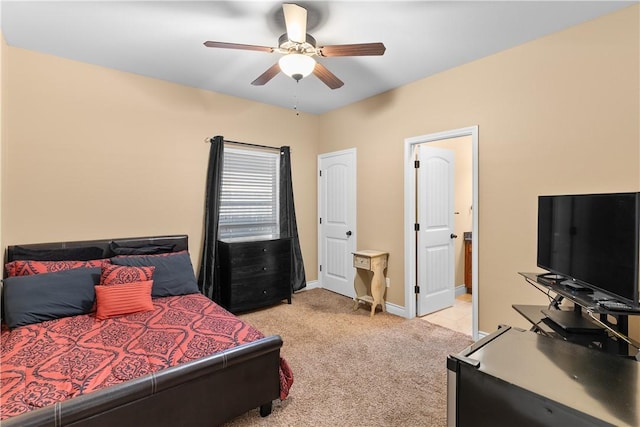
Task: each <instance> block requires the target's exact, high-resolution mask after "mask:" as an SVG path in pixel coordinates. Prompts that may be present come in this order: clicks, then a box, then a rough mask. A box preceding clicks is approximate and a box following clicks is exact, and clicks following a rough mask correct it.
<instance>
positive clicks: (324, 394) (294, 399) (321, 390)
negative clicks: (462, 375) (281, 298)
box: [227, 289, 472, 427]
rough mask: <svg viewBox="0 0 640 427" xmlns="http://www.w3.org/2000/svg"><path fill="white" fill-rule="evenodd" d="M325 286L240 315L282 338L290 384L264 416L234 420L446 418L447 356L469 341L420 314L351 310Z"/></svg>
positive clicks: (318, 422) (311, 422)
mask: <svg viewBox="0 0 640 427" xmlns="http://www.w3.org/2000/svg"><path fill="white" fill-rule="evenodd" d="M352 304H353V301H352V300H351V299H349V298H347V297H343V296H341V295H337V294H334V293H333V292H330V291H326V290H323V289H312V290H309V291H302V292H299V293H296V294H295V295H294V296H293V304H291V305H289V304H286V303H284V304H280V305H277V306H274V307H270V308H267V309H263V310H259V311H255V312H251V313H247V314H242V315H240V316H239V317H241V318H242V319H244V320H246V321H248V322H249V323H250V324H252V325H253V326H255V327H256V328H258V329H259V330H261V331H262V332H263V333H265V335H271V334H278V335H280V336H281V337H282V339H283V341H284V346H283V348H282V350H281V355H282V356H284V358H285V359H286V360H287V361H288V362H289V364H290V366H291V369H292V370H293V375H294V384H293V386H292V388H291V393H290V394H289V397H288V398H287V399H286V400H284V401H282V402H281V401H279V400H278V401H276V402H274V407H273V412H272V414H271V415H270V416H268V417H266V418H261V417H260V415H259V413H258V411H257V409H256V410H252V411H250V412H248V413H246V414H244V415H242V416H240V417H239V418H237V419H235V420H233V421H231V422H230V423H228V424H227V426H228V427H231V426H236V427H237V426H315V427H319V426H350V427H352V426H436V427H437V426H446V358H447V355H449V354H451V353H458V352H460V351H461V350H463V349H464V348H465V347H467V346H468V345H470V344H471V342H472V341H471V339H470V338H469V337H467V336H465V335H463V334H461V333H458V332H455V331H451V330H449V329H445V328H442V327H440V326H437V325H434V324H431V323H429V322H426V321H424V320H420V319H413V320H406V319H404V318H401V317H398V316H394V315H390V314H387V313H381V312H378V313H376V315H375V316H374V317H373V319H370V318H369V310H368V306H367V307H365V306H361V308H360V309H359V310H357V311H353V310H352Z"/></svg>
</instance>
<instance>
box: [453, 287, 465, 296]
mask: <svg viewBox="0 0 640 427" xmlns="http://www.w3.org/2000/svg"><path fill="white" fill-rule="evenodd" d="M466 293H467V287H466V286H465V285H460V286H456V287H455V295H456V297H459V296H460V295H464V294H466Z"/></svg>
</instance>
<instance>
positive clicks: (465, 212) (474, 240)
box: [404, 126, 479, 340]
mask: <svg viewBox="0 0 640 427" xmlns="http://www.w3.org/2000/svg"><path fill="white" fill-rule="evenodd" d="M464 141H467V142H466V143H467V144H468V145H469V149H470V157H471V159H470V164H466V165H465V164H464V162H463V163H462V164H461V165H460V166H462V167H466V168H467V172H468V173H469V174H470V179H471V189H470V191H471V196H470V200H471V202H470V203H469V202H462V205H457V206H456V207H455V212H458V214H457V215H455V217H456V218H455V222H456V223H457V225H456V232H458V230H459V231H460V232H459V233H458V234H460V236H459V237H460V239H459V240H458V241H456V242H455V245H454V247H455V248H456V249H455V251H454V253H455V256H456V258H458V259H459V258H461V257H463V256H464V251H465V249H466V250H468V251H469V252H470V254H471V256H470V260H471V262H470V270H471V275H470V276H471V278H470V282H471V286H470V291H471V292H470V295H471V311H472V313H471V335H472V337H473V339H474V340H476V339H478V267H477V266H478V262H477V260H478V250H477V247H478V237H479V230H478V127H477V126H473V127H469V128H462V129H455V130H451V131H446V132H439V133H435V134H429V135H422V136H418V137H413V138H408V139H406V140H405V188H404V194H405V230H406V231H405V307H406V309H407V317H409V318H413V317H415V316H416V313H417V304H418V302H417V301H418V298H417V294H416V292H415V286H416V285H418V284H419V283H418V280H419V277H420V276H419V270H418V269H416V265H418V268H419V267H420V265H419V261H418V260H417V252H418V250H417V239H418V237H417V233H416V231H415V228H414V224H415V221H416V216H415V213H416V212H417V209H416V208H417V201H416V191H417V187H418V183H417V180H416V178H415V169H414V160H415V153H416V149H417V148H418V146H420V145H423V146H425V147H444V148H447V149H450V148H453V147H455V145H456V144H458V145H464V144H465V142H464ZM469 168H470V169H471V170H470V171H469V170H468V169H469ZM463 199H464V198H463ZM465 205H466V206H465ZM465 217H466V218H465ZM469 217H470V223H466V224H465V223H464V220H465V219H469ZM461 223H462V224H461ZM461 228H464V230H462V229H461ZM465 232H466V233H470V234H464V233H465ZM465 236H466V237H467V239H468V242H470V243H465ZM465 245H468V246H467V247H466V248H465ZM459 261H460V259H459ZM456 264H457V265H458V270H457V271H458V272H457V273H456V276H458V279H457V280H455V282H454V281H452V282H451V283H452V286H453V285H455V284H456V283H457V284H459V285H461V284H462V283H463V282H465V281H469V279H468V278H464V261H462V264H460V263H456ZM467 269H469V267H467ZM460 275H462V277H461V276H460ZM466 292H467V291H466V289H460V288H458V289H457V293H458V294H461V293H466Z"/></svg>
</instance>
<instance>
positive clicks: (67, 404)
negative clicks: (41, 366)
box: [2, 335, 282, 427]
mask: <svg viewBox="0 0 640 427" xmlns="http://www.w3.org/2000/svg"><path fill="white" fill-rule="evenodd" d="M281 347H282V339H281V338H280V336H278V335H273V336H269V337H266V338H263V339H260V340H258V341H254V342H251V343H248V344H244V345H241V346H238V347H235V348H232V349H229V350H226V351H223V352H221V353H216V354H213V355H210V356H207V357H204V358H202V359H198V360H194V361H193V362H188V363H185V364H182V365H178V366H174V367H172V368H168V369H164V370H162V371H159V372H156V373H154V374H150V375H146V376H144V377H140V378H138V379H135V380H131V381H127V382H124V383H122V384H118V385H115V386H111V387H108V388H105V389H102V390H98V391H95V392H92V393H88V394H86V395H82V396H78V397H75V398H72V399H69V400H66V401H63V402H60V403H56V404H55V405H52V406H49V407H45V408H40V409H36V410H33V411H30V412H28V413H25V414H22V415H18V416H16V417H13V418H9V419H6V420H3V421H2V426H3V427H14V426H21V427H31V426H56V427H57V426H87V427H94V426H95V427H98V426H101V427H112V426H119V427H127V426H131V427H139V426H145V425H148V426H154V427H164V426H166V427H175V426H195V427H197V426H208V427H210V426H216V425H220V424H222V423H224V422H225V421H228V420H230V419H232V418H234V417H236V416H238V415H240V414H243V413H244V412H246V411H249V410H251V409H254V408H258V407H260V413H261V415H263V416H265V415H268V414H269V413H270V412H271V402H272V401H273V400H274V399H277V398H278V396H279V393H280V381H279V373H278V372H279V371H278V369H279V366H280V348H281Z"/></svg>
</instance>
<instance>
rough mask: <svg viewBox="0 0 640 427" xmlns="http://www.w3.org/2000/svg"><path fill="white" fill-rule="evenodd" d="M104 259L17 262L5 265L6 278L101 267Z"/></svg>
mask: <svg viewBox="0 0 640 427" xmlns="http://www.w3.org/2000/svg"><path fill="white" fill-rule="evenodd" d="M105 262H107V260H106V259H94V260H91V261H36V260H18V261H11V262H8V263H7V264H5V266H4V268H5V270H6V271H7V277H15V276H31V275H34V274H45V273H57V272H59V271H66V270H74V269H76V268H95V267H102V264H104V263H105Z"/></svg>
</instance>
